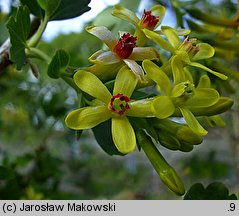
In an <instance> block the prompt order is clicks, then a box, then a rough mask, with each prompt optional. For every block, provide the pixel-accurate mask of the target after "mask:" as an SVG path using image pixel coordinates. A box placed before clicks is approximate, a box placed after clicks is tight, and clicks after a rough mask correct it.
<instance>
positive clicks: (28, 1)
mask: <svg viewBox="0 0 239 216" xmlns="http://www.w3.org/2000/svg"><path fill="white" fill-rule="evenodd" d="M20 2H21V3H22V5H26V6H27V7H28V8H29V10H30V12H31V13H32V14H34V15H35V16H37V17H39V18H42V17H43V14H44V11H43V10H42V8H41V7H40V5H39V4H38V2H37V0H20Z"/></svg>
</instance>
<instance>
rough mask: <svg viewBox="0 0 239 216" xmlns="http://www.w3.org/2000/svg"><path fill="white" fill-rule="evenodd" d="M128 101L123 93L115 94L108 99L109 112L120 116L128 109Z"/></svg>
mask: <svg viewBox="0 0 239 216" xmlns="http://www.w3.org/2000/svg"><path fill="white" fill-rule="evenodd" d="M129 101H130V99H129V98H128V97H127V96H125V95H123V94H117V95H115V96H113V97H112V98H111V99H110V104H109V109H110V111H111V112H113V113H117V114H119V115H120V116H122V115H124V114H125V112H126V111H127V110H129V109H130V107H129V104H128V102H129Z"/></svg>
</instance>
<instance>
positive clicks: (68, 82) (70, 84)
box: [61, 76, 81, 93]
mask: <svg viewBox="0 0 239 216" xmlns="http://www.w3.org/2000/svg"><path fill="white" fill-rule="evenodd" d="M61 78H62V79H63V80H64V81H65V82H66V83H67V84H68V85H69V86H71V87H72V88H73V89H75V91H76V92H77V93H81V90H80V89H79V88H78V86H77V85H76V84H75V82H74V80H73V79H72V78H69V77H65V76H61Z"/></svg>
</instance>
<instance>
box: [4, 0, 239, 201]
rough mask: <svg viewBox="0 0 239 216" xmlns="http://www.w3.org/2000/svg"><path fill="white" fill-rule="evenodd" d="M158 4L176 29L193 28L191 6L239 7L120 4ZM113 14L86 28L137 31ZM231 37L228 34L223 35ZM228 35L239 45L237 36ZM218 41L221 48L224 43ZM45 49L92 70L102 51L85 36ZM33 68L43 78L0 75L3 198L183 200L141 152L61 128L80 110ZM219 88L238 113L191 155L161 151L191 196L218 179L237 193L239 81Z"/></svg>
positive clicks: (227, 9) (230, 4) (210, 4)
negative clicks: (114, 149)
mask: <svg viewBox="0 0 239 216" xmlns="http://www.w3.org/2000/svg"><path fill="white" fill-rule="evenodd" d="M172 2H173V4H172ZM12 3H14V2H13V1H12ZM158 3H161V4H163V5H165V6H166V8H167V16H166V19H168V20H166V23H172V24H173V25H175V26H172V27H176V25H178V27H188V23H187V22H186V19H188V20H191V21H195V19H194V18H193V17H192V16H189V14H187V12H186V10H185V8H187V7H194V8H195V9H197V10H200V11H207V12H210V13H212V14H214V15H215V16H226V17H228V18H230V17H233V14H235V13H236V11H237V10H238V9H237V8H238V6H237V2H236V1H232V0H231V1H230V0H224V1H209V0H208V1H206V0H204V1H171V2H170V1H159V0H158V1H156V0H154V1H139V0H132V1H126V0H122V1H121V4H122V5H123V6H125V7H127V8H129V9H131V10H133V11H137V10H138V9H139V10H140V12H142V10H143V8H144V7H145V8H147V9H149V8H150V7H151V6H152V5H154V4H158ZM14 5H15V4H13V6H12V10H11V12H14V10H15V8H14ZM139 6H140V7H139ZM111 10H112V7H109V8H106V9H105V10H104V11H102V12H101V13H100V14H99V15H97V17H95V18H94V19H93V20H91V21H90V22H89V23H87V24H86V25H92V24H93V25H104V26H107V27H108V28H110V29H112V31H113V32H115V33H116V32H117V31H118V30H119V29H120V30H124V31H126V30H127V31H133V28H132V26H130V25H129V24H128V23H127V22H124V21H120V20H119V19H116V18H114V17H112V16H111V14H110V11H111ZM139 14H140V13H139ZM8 16H9V15H8V14H5V13H4V12H1V14H0V43H1V44H2V43H3V42H4V41H5V40H6V38H7V37H8V33H7V30H6V27H5V22H6V20H7V18H8ZM195 22H196V23H198V24H201V22H200V21H199V22H198V21H195ZM182 25H183V26H182ZM207 30H208V29H207ZM209 30H210V29H209ZM192 31H193V30H192ZM228 31H229V30H228ZM228 31H225V32H224V34H225V37H226V33H228V34H229V32H228ZM193 32H194V31H193ZM220 33H221V34H222V31H221V30H220ZM205 35H206V36H208V37H209V36H210V35H209V33H208V32H206V34H201V33H200V32H197V34H195V36H204V38H203V37H201V39H202V40H203V39H206V40H207V37H206V36H205ZM231 35H232V36H231V38H232V37H233V39H234V40H236V41H237V42H238V43H239V37H238V36H239V35H238V30H233V32H232V33H231ZM222 38H223V37H222ZM226 39H228V38H226ZM221 42H222V43H224V41H223V39H222V41H221ZM214 46H216V45H214ZM40 48H41V49H42V50H44V51H46V52H47V53H48V54H49V55H50V56H53V54H54V52H55V50H56V49H59V48H63V49H65V50H67V51H68V52H69V54H70V56H71V62H70V65H71V66H73V67H76V68H78V67H83V66H87V65H89V62H88V60H87V59H88V57H89V56H90V55H91V54H92V53H94V52H95V51H97V50H99V49H101V48H102V43H101V41H100V40H98V39H97V38H96V37H93V36H92V35H90V34H89V33H87V32H85V31H84V30H83V31H81V32H78V33H68V34H64V35H62V34H59V35H58V36H56V37H55V38H54V39H52V40H50V41H44V40H43V41H42V42H41V43H40ZM216 51H217V50H216ZM223 52H224V54H225V53H226V57H227V58H225V57H223V56H220V53H221V48H220V44H219V47H218V56H216V57H217V58H218V59H220V58H221V59H223V60H222V63H223V64H224V66H225V67H230V68H233V69H234V70H236V71H238V70H239V68H238V67H239V65H238V52H237V51H231V50H226V49H224V50H223ZM34 63H36V65H37V70H38V71H39V77H38V78H36V77H35V76H34V75H33V73H32V71H31V70H30V68H28V67H25V68H24V70H22V71H15V69H14V68H13V66H9V67H7V68H5V69H4V70H2V71H0V165H1V166H4V167H7V170H4V172H9V173H8V174H9V175H6V176H5V174H4V173H1V174H0V199H182V198H181V197H177V196H176V195H174V194H173V193H172V192H170V191H168V190H167V188H166V187H165V186H164V185H163V184H162V183H161V181H160V179H159V177H158V175H157V173H156V172H155V171H154V169H153V168H152V166H151V164H150V163H149V162H148V159H147V158H146V157H145V155H144V153H143V152H138V150H137V149H136V150H135V152H134V153H132V154H130V155H127V156H124V157H122V156H109V155H107V154H106V153H105V152H103V150H102V149H101V148H100V147H99V146H98V145H97V143H96V141H95V139H94V137H93V133H92V131H91V130H87V131H84V132H83V135H82V137H81V139H80V140H77V139H76V135H75V132H74V131H72V130H69V129H68V128H67V127H66V126H65V124H64V118H65V116H66V114H67V113H68V112H69V111H71V110H73V109H75V108H77V103H78V98H77V95H76V93H75V92H74V90H73V89H72V88H71V87H69V86H68V85H67V84H66V83H64V81H62V80H53V79H51V78H49V77H48V76H47V74H46V65H44V64H43V63H42V62H40V61H37V60H36V61H35V62H34ZM228 65H229V66H228ZM214 85H215V86H217V88H218V89H219V90H220V92H221V93H222V94H224V95H227V96H230V97H232V98H234V99H235V104H234V106H233V108H232V109H231V110H230V111H228V112H226V113H225V114H223V115H222V118H223V119H224V120H225V122H226V126H225V127H213V128H208V129H209V134H208V135H207V136H206V137H205V140H204V142H203V143H202V144H201V145H199V146H196V147H195V148H194V150H193V151H192V152H188V153H183V152H175V151H169V150H167V149H165V148H164V147H159V148H160V150H161V152H162V154H163V155H164V156H165V158H166V159H167V160H168V161H169V163H170V164H171V165H172V166H173V167H174V168H175V169H176V170H177V172H178V174H179V175H180V176H181V177H182V179H183V181H184V183H185V187H186V190H189V188H190V187H191V186H192V185H193V184H194V183H197V182H200V183H202V184H203V185H204V186H207V185H208V184H210V183H212V182H217V181H218V182H222V183H223V184H224V185H226V187H227V188H228V189H229V191H230V193H235V194H237V195H238V191H239V133H238V128H239V112H238V111H239V110H238V96H239V92H238V89H239V88H238V80H235V79H230V80H229V81H228V83H227V86H222V85H221V83H217V81H215V82H214ZM0 171H1V169H0Z"/></svg>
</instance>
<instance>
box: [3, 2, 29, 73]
mask: <svg viewBox="0 0 239 216" xmlns="http://www.w3.org/2000/svg"><path fill="white" fill-rule="evenodd" d="M6 26H7V28H8V31H9V34H10V41H11V48H10V59H11V61H12V62H14V63H15V64H16V68H17V69H18V70H20V69H21V68H22V66H23V64H24V62H25V48H26V46H27V45H26V40H27V38H28V35H29V32H30V13H29V10H28V8H27V7H26V6H20V7H19V8H18V10H17V14H16V18H15V19H14V17H12V16H11V17H10V18H9V20H8V22H7V24H6Z"/></svg>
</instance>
